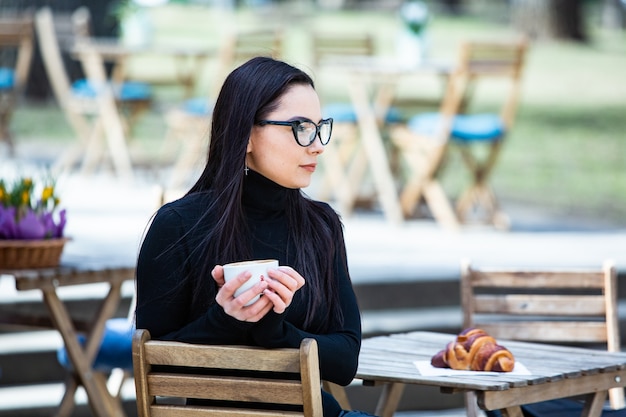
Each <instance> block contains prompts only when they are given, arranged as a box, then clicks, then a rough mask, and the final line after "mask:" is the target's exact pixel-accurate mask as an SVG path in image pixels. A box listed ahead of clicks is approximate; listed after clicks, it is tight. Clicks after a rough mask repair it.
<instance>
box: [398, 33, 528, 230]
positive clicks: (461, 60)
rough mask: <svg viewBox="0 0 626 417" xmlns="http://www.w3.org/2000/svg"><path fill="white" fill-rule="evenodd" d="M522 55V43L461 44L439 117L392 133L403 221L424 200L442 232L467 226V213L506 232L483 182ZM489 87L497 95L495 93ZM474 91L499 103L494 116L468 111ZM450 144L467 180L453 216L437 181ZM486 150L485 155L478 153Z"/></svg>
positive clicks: (507, 118)
mask: <svg viewBox="0 0 626 417" xmlns="http://www.w3.org/2000/svg"><path fill="white" fill-rule="evenodd" d="M526 50H527V42H526V40H525V39H521V40H515V41H502V42H479V41H474V42H464V43H463V44H462V45H461V47H460V51H459V57H458V62H457V64H456V67H455V69H454V70H453V72H452V74H451V75H450V78H449V81H448V84H447V87H446V92H445V94H444V98H443V100H442V103H441V106H440V109H439V111H438V112H437V113H423V114H418V115H416V116H414V117H412V118H410V119H409V120H408V122H407V124H406V125H404V126H402V127H400V128H398V129H395V130H394V131H392V134H391V135H392V139H393V141H394V143H395V145H396V146H397V147H398V148H399V151H400V154H401V155H402V156H403V160H404V161H405V164H406V170H407V180H406V183H405V185H404V187H403V189H402V195H401V204H402V209H403V212H404V214H405V215H407V216H408V215H411V214H412V213H413V212H414V210H415V208H416V207H417V205H418V204H419V203H420V200H421V198H422V197H423V198H424V200H425V201H426V203H427V204H428V206H429V208H430V210H431V212H432V214H433V216H434V217H435V219H437V220H438V221H439V222H440V223H442V224H443V225H444V226H448V227H450V228H453V229H456V228H458V227H459V225H460V224H461V223H465V222H467V221H468V220H469V214H470V211H471V210H474V211H475V212H478V211H480V210H483V211H484V213H483V216H484V219H483V220H484V221H485V222H487V223H491V224H494V225H496V226H502V227H507V226H508V220H507V218H506V216H505V215H504V214H503V213H502V212H501V211H500V210H499V207H498V202H497V200H496V197H495V195H494V193H493V191H492V190H491V188H490V187H489V185H488V180H489V177H490V175H491V173H492V170H493V168H494V166H495V163H496V161H497V158H498V156H499V153H500V150H501V148H502V144H503V139H504V137H505V135H506V134H507V133H508V132H510V130H511V129H512V127H513V123H514V119H515V113H516V109H517V103H518V100H519V92H520V85H521V75H522V69H523V64H524V57H525V54H526ZM490 81H492V83H490ZM494 87H495V88H496V89H498V88H499V90H497V91H499V92H496V93H494ZM483 88H488V90H483ZM479 89H480V90H481V91H487V92H491V95H490V99H489V100H488V102H489V103H498V104H499V107H498V110H497V111H493V112H481V113H470V112H469V111H468V110H469V108H470V107H471V105H474V104H476V102H477V98H476V95H477V94H476V93H477V90H479ZM470 99H471V100H470ZM487 107H490V106H489V105H487ZM462 112H463V113H464V114H461V113H462ZM450 144H453V145H454V146H455V147H458V148H459V149H460V151H461V156H462V158H463V161H464V163H465V165H466V166H467V167H468V169H469V174H470V184H469V186H468V188H467V189H466V190H464V191H463V193H462V194H461V196H460V197H459V199H458V201H457V205H456V209H455V210H454V209H452V207H451V205H450V202H449V200H448V199H447V197H446V196H445V193H444V191H443V189H442V188H441V186H440V184H439V182H438V181H437V175H438V173H439V171H440V170H441V169H442V165H443V162H444V159H445V157H446V154H447V152H448V147H449V146H450ZM485 147H486V150H485V149H477V148H485Z"/></svg>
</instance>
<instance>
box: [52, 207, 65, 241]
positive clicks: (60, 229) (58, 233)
mask: <svg viewBox="0 0 626 417" xmlns="http://www.w3.org/2000/svg"><path fill="white" fill-rule="evenodd" d="M65 223H67V217H66V215H65V209H63V210H61V211H60V212H59V223H58V224H57V226H56V230H55V233H54V237H63V230H64V229H65Z"/></svg>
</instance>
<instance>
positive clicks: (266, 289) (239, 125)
mask: <svg viewBox="0 0 626 417" xmlns="http://www.w3.org/2000/svg"><path fill="white" fill-rule="evenodd" d="M331 131H332V120H331V119H327V120H322V117H321V110H320V102H319V98H318V96H317V93H316V92H315V90H314V86H313V81H312V80H311V78H310V77H309V76H308V75H307V74H305V73H304V72H302V71H300V70H299V69H297V68H294V67H292V66H290V65H288V64H286V63H284V62H280V61H275V60H273V59H271V58H262V57H258V58H254V59H252V60H250V61H248V62H247V63H245V64H243V65H242V66H240V67H239V68H237V69H235V70H234V71H233V72H232V73H231V74H230V75H229V76H228V77H227V79H226V80H225V82H224V85H223V87H222V90H221V92H220V94H219V97H218V99H217V101H216V104H215V109H214V112H213V120H212V126H211V145H210V147H209V156H208V162H207V164H206V166H205V168H204V171H203V173H202V175H201V176H200V178H199V179H198V181H197V182H196V184H195V185H194V186H193V187H192V188H191V190H190V191H189V192H188V193H187V195H185V196H184V197H183V198H182V199H180V200H178V201H174V202H172V203H169V204H167V205H165V206H163V207H162V208H161V209H160V210H159V211H158V212H157V214H156V216H155V217H154V219H153V222H152V224H151V226H150V229H149V230H148V232H147V234H146V237H145V239H144V242H143V245H142V248H141V251H140V254H139V260H138V265H137V291H138V306H137V327H138V328H145V329H148V330H149V331H150V333H151V334H152V336H153V337H154V338H157V339H163V340H178V341H183V342H191V343H208V344H247V345H257V346H262V347H268V348H273V347H292V348H296V347H299V345H300V342H301V340H302V339H304V338H306V337H313V338H315V339H316V340H317V343H318V346H319V355H320V367H321V375H322V378H323V379H325V380H328V381H332V382H335V383H337V384H341V385H347V384H348V383H350V381H351V380H352V379H353V377H354V375H355V372H356V368H357V359H358V354H359V349H360V341H361V323H360V315H359V310H358V306H357V302H356V298H355V295H354V292H353V289H352V285H351V281H350V276H349V273H348V267H347V260H346V252H345V246H344V240H343V232H342V225H341V222H340V220H339V218H338V216H337V214H336V213H335V212H334V211H333V210H332V209H331V208H330V206H328V205H327V204H325V203H321V202H317V201H313V200H310V199H309V198H307V197H306V196H305V195H304V194H303V193H302V191H301V190H300V189H301V188H302V187H306V186H308V185H309V183H310V181H311V175H312V174H313V172H314V171H315V170H316V166H317V162H318V161H317V158H318V156H319V155H321V154H322V152H323V151H324V147H323V146H324V145H325V144H327V143H328V141H329V140H330V134H331ZM266 258H272V259H278V260H279V265H281V266H280V267H279V268H277V269H274V270H270V271H269V272H268V275H269V277H268V278H269V279H265V280H263V281H261V282H260V283H258V284H256V285H255V286H254V287H252V288H251V289H250V290H247V291H245V292H243V293H242V294H240V295H239V296H238V297H234V292H235V290H236V289H237V288H238V287H239V286H241V285H242V284H243V283H244V282H245V281H246V280H247V279H248V278H249V277H250V274H249V273H243V274H240V275H239V276H238V277H237V278H236V279H234V280H232V281H229V282H228V283H225V282H224V274H223V268H222V265H224V264H226V263H229V262H236V261H241V260H248V259H266ZM259 294H262V297H260V298H259V300H258V301H256V302H255V303H253V304H251V305H250V306H245V304H246V303H247V302H248V301H249V300H251V299H252V298H254V297H256V296H257V295H259ZM323 403H324V415H325V416H333V417H334V416H346V415H354V416H358V415H367V414H364V413H360V412H345V411H342V410H341V409H340V407H339V405H338V404H337V402H336V401H335V400H334V398H332V396H330V395H329V394H327V393H323Z"/></svg>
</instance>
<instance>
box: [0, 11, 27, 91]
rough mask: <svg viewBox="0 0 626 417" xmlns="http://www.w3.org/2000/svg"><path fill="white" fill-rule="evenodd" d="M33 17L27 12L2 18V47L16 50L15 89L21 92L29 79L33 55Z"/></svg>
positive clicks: (0, 34)
mask: <svg viewBox="0 0 626 417" xmlns="http://www.w3.org/2000/svg"><path fill="white" fill-rule="evenodd" d="M33 43H34V41H33V17H32V15H31V14H29V13H26V14H23V15H20V16H15V17H12V18H9V17H2V18H0V49H2V48H12V49H13V48H14V49H15V51H16V54H15V62H14V65H13V70H14V74H15V77H14V84H13V85H14V86H13V90H14V91H16V92H21V91H22V89H23V88H24V86H25V84H26V80H27V79H28V74H29V72H30V64H31V62H32V57H33Z"/></svg>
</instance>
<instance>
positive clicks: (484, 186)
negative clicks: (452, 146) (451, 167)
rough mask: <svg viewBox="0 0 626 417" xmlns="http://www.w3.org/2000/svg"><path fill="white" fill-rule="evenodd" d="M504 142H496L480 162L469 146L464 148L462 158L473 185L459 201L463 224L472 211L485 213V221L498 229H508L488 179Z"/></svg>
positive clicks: (457, 208)
mask: <svg viewBox="0 0 626 417" xmlns="http://www.w3.org/2000/svg"><path fill="white" fill-rule="evenodd" d="M501 143H502V141H501V140H500V141H497V142H494V143H492V144H491V145H490V147H489V153H488V155H487V156H486V157H485V159H484V160H483V161H479V160H478V159H477V157H476V156H474V155H473V154H472V152H471V151H470V149H469V148H468V147H467V146H462V147H461V148H460V150H461V156H462V158H463V161H464V163H465V165H466V166H467V168H468V170H469V171H470V175H471V184H470V185H469V186H468V188H467V189H466V190H465V191H464V192H463V193H462V194H461V196H460V197H459V198H458V200H457V204H456V213H457V216H458V218H459V219H460V221H461V222H463V223H465V222H467V221H468V214H469V212H470V211H471V210H472V209H475V210H479V209H482V210H483V211H484V216H483V221H484V222H485V223H488V224H493V225H495V226H497V227H506V228H508V224H509V221H508V218H507V217H506V216H505V215H504V214H503V213H502V212H500V211H499V207H498V201H497V198H496V196H495V194H494V192H493V190H492V189H491V188H490V187H489V185H488V179H489V177H490V175H491V173H492V171H493V168H494V166H495V163H496V160H497V157H498V154H499V152H500V148H501Z"/></svg>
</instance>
